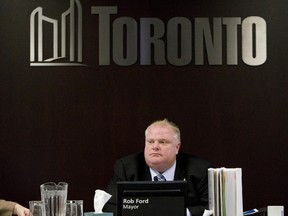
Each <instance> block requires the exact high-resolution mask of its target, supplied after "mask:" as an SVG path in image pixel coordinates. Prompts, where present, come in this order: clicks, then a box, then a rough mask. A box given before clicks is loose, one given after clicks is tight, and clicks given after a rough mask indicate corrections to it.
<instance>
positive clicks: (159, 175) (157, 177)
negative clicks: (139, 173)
mask: <svg viewBox="0 0 288 216" xmlns="http://www.w3.org/2000/svg"><path fill="white" fill-rule="evenodd" d="M154 181H166V178H165V177H164V176H163V175H162V174H161V173H159V174H158V175H157V176H155V177H154Z"/></svg>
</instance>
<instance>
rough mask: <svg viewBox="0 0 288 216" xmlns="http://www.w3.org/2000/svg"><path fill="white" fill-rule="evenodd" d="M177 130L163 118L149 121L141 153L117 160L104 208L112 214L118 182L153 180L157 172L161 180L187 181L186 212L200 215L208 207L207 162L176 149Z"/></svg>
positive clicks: (114, 210)
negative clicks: (109, 196)
mask: <svg viewBox="0 0 288 216" xmlns="http://www.w3.org/2000/svg"><path fill="white" fill-rule="evenodd" d="M180 141H181V139H180V130H179V128H178V127H177V126H176V125H175V124H174V123H172V122H169V121H168V120H166V119H164V120H161V121H156V122H154V123H152V124H151V125H150V126H148V128H147V129H146V131H145V149H144V152H140V153H136V154H133V155H129V156H126V157H124V158H122V159H120V160H117V161H116V163H115V168H114V175H113V177H112V179H111V181H110V183H109V185H108V188H107V192H108V193H110V194H111V195H112V197H111V199H110V200H109V201H108V203H107V204H106V205H105V207H104V211H109V212H114V215H116V184H117V182H118V181H153V180H154V181H155V180H157V176H158V175H159V174H161V175H162V177H163V176H164V178H165V180H167V181H173V180H184V181H187V184H188V201H187V215H188V216H189V215H192V216H200V215H202V214H203V212H204V210H205V209H208V178H207V174H208V168H209V167H211V165H210V163H209V162H207V161H205V160H202V159H200V158H197V157H195V156H192V155H190V154H186V153H181V152H179V149H180V146H181V142H180Z"/></svg>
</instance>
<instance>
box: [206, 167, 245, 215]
mask: <svg viewBox="0 0 288 216" xmlns="http://www.w3.org/2000/svg"><path fill="white" fill-rule="evenodd" d="M208 187H209V209H210V210H212V211H213V216H243V198H242V170H241V168H210V169H208Z"/></svg>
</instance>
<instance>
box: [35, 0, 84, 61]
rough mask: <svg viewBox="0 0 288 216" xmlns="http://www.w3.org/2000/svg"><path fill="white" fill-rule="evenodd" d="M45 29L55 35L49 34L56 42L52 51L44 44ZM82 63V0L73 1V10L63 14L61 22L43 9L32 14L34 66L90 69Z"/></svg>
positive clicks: (39, 8) (71, 2)
mask: <svg viewBox="0 0 288 216" xmlns="http://www.w3.org/2000/svg"><path fill="white" fill-rule="evenodd" d="M45 27H49V28H51V27H52V29H53V30H52V33H51V35H45V38H49V39H50V40H51V41H52V44H53V46H52V49H51V48H50V50H49V46H48V45H46V46H45V45H44V42H45V41H44V31H43V30H44V28H45ZM44 48H45V49H44ZM46 48H47V49H48V50H46ZM82 60H83V59H82V6H81V3H80V1H79V0H70V6H69V8H68V9H67V10H66V11H65V12H63V13H62V14H61V23H60V22H58V20H56V19H53V18H50V17H47V16H45V15H44V14H43V8H42V7H37V8H36V9H34V10H33V11H32V13H31V15H30V66H86V65H84V64H83V63H82Z"/></svg>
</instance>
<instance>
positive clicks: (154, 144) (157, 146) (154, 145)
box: [152, 141, 160, 149]
mask: <svg viewBox="0 0 288 216" xmlns="http://www.w3.org/2000/svg"><path fill="white" fill-rule="evenodd" d="M159 146H160V145H159V142H158V141H155V142H154V143H153V145H152V147H153V149H159Z"/></svg>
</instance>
